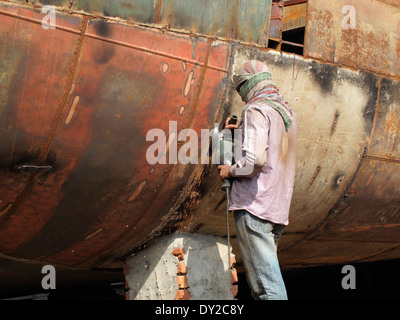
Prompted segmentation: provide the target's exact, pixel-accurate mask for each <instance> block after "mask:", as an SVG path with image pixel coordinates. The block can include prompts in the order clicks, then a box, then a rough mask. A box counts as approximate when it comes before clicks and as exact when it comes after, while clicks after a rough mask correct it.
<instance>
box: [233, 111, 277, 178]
mask: <svg viewBox="0 0 400 320" xmlns="http://www.w3.org/2000/svg"><path fill="white" fill-rule="evenodd" d="M269 128H270V120H269V118H267V117H265V116H264V114H262V113H261V111H259V110H257V108H256V107H252V106H251V107H249V108H248V109H247V110H246V111H245V112H244V113H243V127H242V130H243V140H242V158H240V159H238V160H237V161H236V164H235V165H233V166H232V167H231V168H230V171H229V172H230V175H231V176H232V177H252V176H254V175H256V174H257V173H258V172H260V170H261V169H262V168H263V166H264V165H265V163H266V162H267V149H268V132H269Z"/></svg>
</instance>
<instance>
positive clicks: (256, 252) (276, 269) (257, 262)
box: [235, 210, 287, 300]
mask: <svg viewBox="0 0 400 320" xmlns="http://www.w3.org/2000/svg"><path fill="white" fill-rule="evenodd" d="M235 222H236V233H237V238H238V241H239V248H240V252H241V253H242V257H243V263H244V266H245V268H246V276H247V280H248V283H249V285H250V287H251V289H252V295H253V297H254V298H256V299H257V298H258V299H265V300H267V299H270V300H273V299H275V300H286V299H287V294H286V288H285V284H284V282H283V279H282V274H281V270H280V266H279V262H278V257H277V253H276V244H277V241H278V240H279V237H280V234H281V233H282V231H283V229H284V226H281V225H276V224H273V223H271V222H268V221H265V220H261V219H258V218H257V217H255V216H253V215H252V214H250V213H248V212H247V211H246V210H239V211H235Z"/></svg>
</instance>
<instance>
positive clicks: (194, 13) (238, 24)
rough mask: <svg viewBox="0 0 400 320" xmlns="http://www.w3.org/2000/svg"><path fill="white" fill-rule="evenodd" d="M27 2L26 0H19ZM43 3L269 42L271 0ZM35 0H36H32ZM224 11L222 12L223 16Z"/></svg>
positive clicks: (205, 32) (201, 32)
mask: <svg viewBox="0 0 400 320" xmlns="http://www.w3.org/2000/svg"><path fill="white" fill-rule="evenodd" d="M18 2H23V3H26V2H25V1H22V0H21V1H18ZM34 2H35V4H36V3H38V2H39V3H41V4H42V5H53V6H59V7H62V8H65V9H71V10H81V11H84V12H88V13H91V14H94V15H101V16H106V17H118V18H121V19H127V20H132V21H135V22H139V23H145V24H156V25H162V26H165V27H166V28H168V29H169V28H172V29H182V30H184V31H185V32H192V33H200V34H203V35H208V36H217V37H223V38H228V39H236V40H242V41H245V42H252V43H257V44H260V45H264V46H266V45H267V44H268V32H269V21H270V11H271V0H235V1H231V0H220V1H209V0H187V1H184V2H182V1H180V0H154V1H149V0H115V1H98V0H75V1H72V2H71V1H69V0H54V1H44V0H40V1H34ZM29 3H33V1H29ZM221 13H223V14H222V16H223V17H222V16H221Z"/></svg>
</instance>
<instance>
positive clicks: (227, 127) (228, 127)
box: [225, 117, 239, 129]
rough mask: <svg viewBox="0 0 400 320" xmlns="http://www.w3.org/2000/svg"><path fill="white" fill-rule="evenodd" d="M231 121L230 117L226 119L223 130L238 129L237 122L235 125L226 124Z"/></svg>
mask: <svg viewBox="0 0 400 320" xmlns="http://www.w3.org/2000/svg"><path fill="white" fill-rule="evenodd" d="M230 120H231V117H229V118H228V119H226V121H225V128H226V129H238V128H239V122H237V123H236V124H228V122H229V121H230Z"/></svg>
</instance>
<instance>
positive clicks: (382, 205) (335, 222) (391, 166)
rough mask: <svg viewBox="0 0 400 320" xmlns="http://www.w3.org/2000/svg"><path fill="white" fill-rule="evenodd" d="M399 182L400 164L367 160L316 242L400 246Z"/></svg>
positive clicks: (316, 236)
mask: <svg viewBox="0 0 400 320" xmlns="http://www.w3.org/2000/svg"><path fill="white" fill-rule="evenodd" d="M399 181H400V163H390V162H384V161H379V160H371V159H368V158H367V159H366V160H365V163H364V165H363V166H362V169H361V171H360V173H359V174H358V176H357V178H356V180H355V182H354V184H353V185H352V186H351V188H350V189H349V191H348V192H347V194H346V195H345V197H344V199H343V200H342V201H341V203H340V204H339V206H338V208H337V209H336V210H335V212H333V213H332V216H331V218H330V219H329V221H327V224H326V226H325V227H324V228H322V229H321V231H320V232H319V233H318V234H317V235H315V236H314V237H313V239H321V240H332V239H336V240H338V239H340V240H349V241H360V242H370V241H375V242H387V243H388V248H391V247H393V246H394V245H393V243H397V244H398V243H399V242H400V239H399V237H398V235H399V234H400V215H399V213H400V184H399ZM336 211H337V212H336ZM355 212H357V214H354V213H355ZM360 245H362V243H360ZM372 254H374V252H371V255H372Z"/></svg>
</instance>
